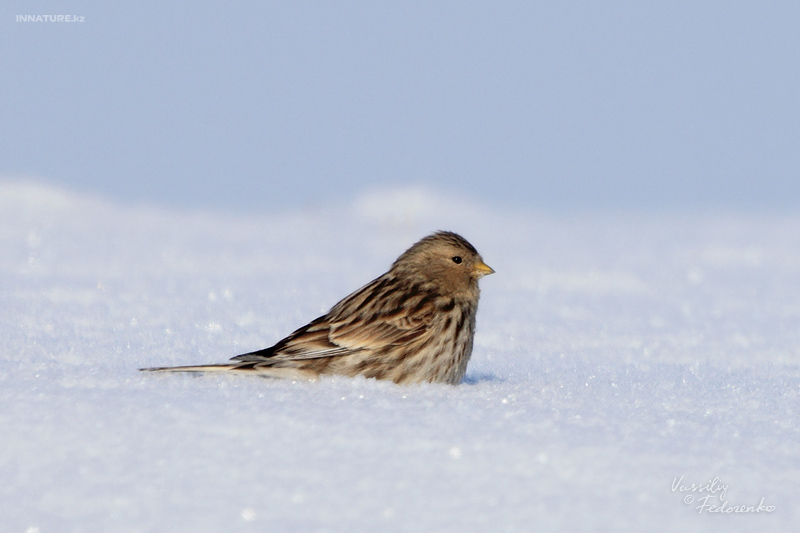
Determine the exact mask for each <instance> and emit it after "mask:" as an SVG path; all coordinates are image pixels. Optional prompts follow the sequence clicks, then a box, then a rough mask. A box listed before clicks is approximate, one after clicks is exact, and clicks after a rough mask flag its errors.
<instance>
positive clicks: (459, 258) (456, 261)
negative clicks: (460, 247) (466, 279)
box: [453, 255, 461, 265]
mask: <svg viewBox="0 0 800 533" xmlns="http://www.w3.org/2000/svg"><path fill="white" fill-rule="evenodd" d="M453 263H455V264H457V265H460V264H461V256H460V255H457V256H455V257H454V258H453Z"/></svg>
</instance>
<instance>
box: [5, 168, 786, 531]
mask: <svg viewBox="0 0 800 533" xmlns="http://www.w3.org/2000/svg"><path fill="white" fill-rule="evenodd" d="M435 229H451V230H455V231H458V232H460V233H462V234H463V235H464V236H466V237H467V238H468V239H469V240H470V241H471V242H472V243H473V244H474V245H475V246H476V247H477V248H478V249H479V250H480V251H481V253H482V254H483V256H484V258H485V260H486V262H487V263H488V264H489V265H491V266H492V267H494V268H495V270H496V271H497V274H496V275H494V276H490V277H488V278H485V279H484V280H482V290H483V294H482V300H481V307H480V311H479V313H478V333H477V336H476V344H475V351H474V355H473V359H472V362H471V363H470V367H469V369H468V372H467V378H466V382H465V383H464V384H462V385H460V386H458V387H451V386H439V385H437V386H434V385H426V386H413V387H399V386H396V385H394V384H392V383H384V382H376V381H373V380H364V379H341V378H328V379H323V380H321V381H319V382H316V383H305V382H291V381H277V380H268V379H262V378H247V377H227V376H218V375H215V376H203V377H196V376H190V375H152V374H142V373H139V372H138V371H137V368H139V367H142V366H153V365H165V364H192V363H204V362H222V361H224V360H226V359H227V358H228V357H230V356H233V355H236V354H238V353H241V352H244V351H249V350H253V349H258V348H262V347H265V346H268V345H270V344H272V343H273V342H275V341H277V340H278V339H280V338H281V337H282V336H283V335H285V334H287V333H289V332H290V331H292V330H293V329H294V328H295V327H297V326H299V325H302V324H303V323H305V322H306V321H308V320H310V319H312V318H315V317H316V316H318V315H319V314H321V313H323V312H324V311H326V310H327V308H329V307H330V306H331V305H333V304H334V303H335V302H336V301H337V300H338V299H339V298H341V297H342V296H344V295H346V294H347V293H349V292H350V291H352V290H353V289H355V288H357V287H359V286H361V285H362V284H364V283H365V282H367V281H369V280H370V279H372V278H373V277H375V276H377V275H379V274H381V273H382V272H383V271H384V270H385V269H386V268H387V267H388V266H389V264H390V263H391V262H392V261H393V260H394V259H395V257H396V256H397V255H399V253H400V252H402V251H403V250H404V249H405V248H406V247H407V246H408V245H410V244H411V243H413V242H414V241H415V240H417V239H418V238H420V237H422V236H423V235H425V234H427V233H429V232H430V231H432V230H435ZM0 249H2V253H1V254H0V295H2V312H1V313H0V361H1V362H0V365H2V366H0V427H1V428H2V437H0V439H1V440H0V525H1V526H2V527H0V529H1V530H2V531H9V532H25V531H28V532H34V531H38V532H40V533H46V532H51V531H52V532H55V531H58V532H65V531H66V532H69V531H106V532H108V531H209V532H212V531H279V530H283V531H287V530H305V531H348V532H349V531H367V530H372V531H376V530H381V531H412V530H413V531H490V530H491V531H555V530H560V531H577V530H606V531H623V530H630V531H657V530H661V531H676V530H681V531H705V530H712V529H713V530H715V531H754V530H759V531H789V530H793V528H794V527H796V525H797V524H798V523H800V510H799V509H800V429H798V420H800V401H799V400H798V397H799V396H800V217H785V216H783V217H781V216H777V215H775V216H755V215H727V216H724V215H713V216H712V215H708V216H695V215H686V214H681V215H678V214H673V215H670V214H662V215H654V216H649V217H648V216H642V215H630V214H629V215H615V216H612V215H608V214H600V215H589V214H585V215H581V216H567V215H548V214H541V213H524V212H518V213H509V212H505V211H502V210H493V209H490V208H485V207H480V206H477V205H474V204H470V203H468V202H463V201H457V200H449V199H445V197H444V196H441V195H436V194H434V193H430V192H426V191H420V190H408V191H394V192H392V191H388V192H376V193H371V194H365V195H363V196H362V197H360V198H358V199H355V200H353V201H352V202H350V203H348V204H346V205H338V206H331V207H328V208H326V209H324V210H312V209H310V208H309V209H305V210H302V209H301V210H296V211H292V212H286V213H267V214H264V215H263V216H234V215H221V214H214V213H200V212H173V211H168V210H165V209H158V210H156V209H148V208H143V207H125V206H119V205H114V204H112V203H109V202H106V201H104V200H102V199H97V198H91V197H88V196H81V195H75V194H72V193H67V192H63V191H59V190H56V189H51V188H46V187H37V186H32V185H19V184H15V183H11V182H5V183H0ZM681 476H682V477H683V479H682V480H681V479H680V478H681ZM715 477H719V482H718V484H717V485H715V486H714V487H713V489H712V491H713V494H712V497H711V498H709V499H707V500H706V504H707V505H711V504H714V505H722V502H723V500H724V501H727V503H726V504H725V507H724V508H725V509H727V508H733V507H734V506H756V507H757V506H758V505H759V503H760V502H761V500H762V498H763V507H764V508H762V511H761V512H760V513H738V514H736V513H732V514H719V513H710V512H708V509H707V508H706V509H703V512H699V511H698V509H697V506H698V505H701V504H702V503H703V502H702V497H703V496H705V495H706V494H704V493H699V492H691V491H688V492H687V491H681V490H680V488H677V489H676V490H673V484H675V485H676V486H678V487H680V486H682V487H684V488H686V487H691V485H692V484H695V485H699V484H708V482H709V481H710V480H712V479H714V478H715ZM721 485H726V486H727V489H726V490H725V491H724V492H723V491H721V490H719V488H720V486H721ZM720 496H724V497H723V498H720ZM689 498H692V499H693V501H692V503H685V502H684V500H685V499H687V500H688V499H689ZM767 506H774V510H773V511H772V512H771V513H770V512H767V509H768V507H767Z"/></svg>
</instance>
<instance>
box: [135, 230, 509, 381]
mask: <svg viewBox="0 0 800 533" xmlns="http://www.w3.org/2000/svg"><path fill="white" fill-rule="evenodd" d="M492 273H494V270H492V269H491V268H490V267H489V266H487V265H486V264H485V263H484V262H483V259H482V258H481V256H480V254H478V251H477V250H475V248H474V247H473V246H472V245H471V244H470V243H469V242H467V241H466V239H464V238H463V237H461V236H460V235H457V234H455V233H452V232H449V231H440V232H437V233H434V234H433V235H429V236H428V237H425V238H424V239H422V240H421V241H419V242H417V243H416V244H415V245H413V246H412V247H411V248H409V249H408V250H406V251H405V253H403V255H401V256H400V257H399V258H397V260H396V261H395V262H394V264H393V265H392V267H391V268H390V269H389V271H388V272H387V273H385V274H384V275H382V276H380V277H379V278H377V279H375V280H373V281H371V282H370V283H368V284H367V285H365V286H363V287H362V288H360V289H358V290H357V291H355V292H354V293H352V294H350V295H349V296H347V297H346V298H344V299H343V300H342V301H340V302H339V303H337V304H336V305H334V306H333V308H332V309H331V310H330V311H328V313H327V314H325V315H323V316H321V317H319V318H317V319H316V320H314V321H312V322H311V323H309V324H308V325H306V326H303V327H302V328H300V329H298V330H297V331H295V332H294V333H292V334H291V335H289V336H288V337H286V338H285V339H283V340H282V341H280V342H278V343H277V344H276V345H274V346H272V347H271V348H265V349H263V350H259V351H256V352H250V353H246V354H243V355H239V356H236V357H234V358H232V359H231V360H232V361H235V362H234V363H228V364H219V365H200V366H177V367H163V368H144V369H142V370H149V371H167V372H209V371H224V372H242V373H257V374H261V375H267V376H274V377H287V378H303V379H316V378H317V377H318V376H319V375H320V374H340V375H344V376H358V375H361V376H365V377H368V378H377V379H390V380H392V381H394V382H395V383H402V384H406V383H420V382H431V383H450V384H452V385H456V384H458V383H460V382H461V380H462V379H463V378H464V373H465V372H466V371H467V362H468V361H469V358H470V355H471V354H472V339H473V336H474V333H475V314H476V312H477V310H478V297H479V295H480V289H478V280H479V279H480V278H481V277H483V276H486V275H488V274H492Z"/></svg>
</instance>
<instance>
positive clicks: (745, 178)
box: [0, 1, 800, 212]
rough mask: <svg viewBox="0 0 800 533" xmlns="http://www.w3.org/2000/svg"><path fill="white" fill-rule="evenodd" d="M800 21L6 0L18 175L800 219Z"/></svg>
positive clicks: (315, 196) (229, 193)
mask: <svg viewBox="0 0 800 533" xmlns="http://www.w3.org/2000/svg"><path fill="white" fill-rule="evenodd" d="M26 14H33V15H37V14H41V15H50V14H67V15H77V16H81V17H84V21H83V22H73V23H67V22H61V23H59V22H55V23H49V22H48V23H30V22H17V21H16V16H17V15H26ZM798 28H800V4H798V3H796V2H762V3H756V2H735V1H734V2H731V1H717V2H663V3H654V2H647V3H643V2H502V3H494V2H492V3H490V2H396V3H388V2H263V3H253V4H252V5H247V6H233V7H231V6H228V5H223V4H222V3H219V4H213V3H208V2H183V1H178V2H170V3H160V2H135V3H134V2H130V3H127V4H125V5H98V4H97V3H83V2H67V3H58V4H57V3H50V2H29V1H25V2H17V1H12V2H4V3H3V6H2V7H0V69H2V73H3V74H2V76H0V94H2V101H1V102H0V175H3V176H10V177H21V176H22V177H32V178H35V179H38V180H42V181H46V182H51V183H56V184H60V185H63V186H66V187H69V188H71V189H75V190H79V191H90V192H97V193H100V194H103V195H106V196H111V197H113V198H117V199H120V200H123V201H126V202H137V203H138V202H144V203H155V204H163V205H168V206H179V207H193V208H215V209H221V210H232V211H245V212H255V211H259V210H262V209H282V208H291V207H296V206H308V205H320V204H326V203H330V202H336V201H341V200H347V199H349V198H351V197H352V196H353V195H356V194H358V193H360V192H361V191H364V190H369V189H375V188H381V187H389V186H395V185H404V184H424V185H428V186H430V187H433V188H435V189H439V190H441V191H445V192H450V191H454V193H455V194H457V195H459V196H466V197H470V198H479V199H483V200H485V201H487V202H491V203H494V204H499V205H513V206H522V207H524V208H527V207H530V208H532V209H542V208H546V209H574V208H579V209H582V208H591V209H636V210H640V209H676V208H677V209H684V208H688V209H695V208H701V209H706V208H723V209H741V208H747V209H750V208H753V209H789V210H797V209H798V208H800V150H799V149H798V148H800V98H798V95H800V31H798Z"/></svg>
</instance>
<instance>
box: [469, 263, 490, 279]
mask: <svg viewBox="0 0 800 533" xmlns="http://www.w3.org/2000/svg"><path fill="white" fill-rule="evenodd" d="M472 272H473V273H474V274H475V275H476V276H477V277H479V278H482V277H483V276H488V275H489V274H494V269H493V268H492V267H490V266H489V265H487V264H486V263H484V262H483V261H481V262H480V263H478V264H477V265H475V268H474V269H473V270H472Z"/></svg>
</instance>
